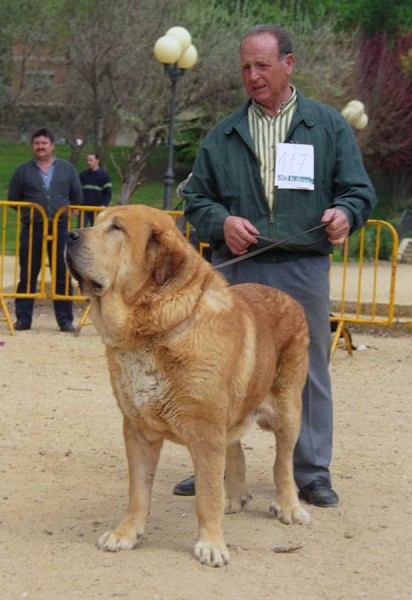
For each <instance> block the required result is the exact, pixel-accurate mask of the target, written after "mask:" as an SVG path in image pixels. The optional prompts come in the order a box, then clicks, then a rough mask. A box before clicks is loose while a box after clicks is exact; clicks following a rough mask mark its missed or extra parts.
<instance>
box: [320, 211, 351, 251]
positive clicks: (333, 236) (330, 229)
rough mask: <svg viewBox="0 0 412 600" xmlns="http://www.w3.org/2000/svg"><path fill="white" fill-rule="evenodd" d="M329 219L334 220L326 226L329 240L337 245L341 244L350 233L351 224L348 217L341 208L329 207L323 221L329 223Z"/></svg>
mask: <svg viewBox="0 0 412 600" xmlns="http://www.w3.org/2000/svg"><path fill="white" fill-rule="evenodd" d="M328 221H332V222H331V223H330V225H328V226H327V227H326V233H327V234H328V240H329V241H330V243H331V244H334V245H335V246H341V245H342V244H343V242H344V241H345V240H346V238H347V237H348V235H349V230H350V225H349V221H348V217H347V216H346V214H345V213H344V212H343V210H340V209H339V208H328V209H327V210H325V212H324V213H323V217H322V220H321V222H322V223H327V222H328Z"/></svg>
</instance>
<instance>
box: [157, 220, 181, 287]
mask: <svg viewBox="0 0 412 600" xmlns="http://www.w3.org/2000/svg"><path fill="white" fill-rule="evenodd" d="M153 237H154V239H155V241H156V242H157V244H158V248H157V257H156V264H155V268H154V279H155V282H156V283H157V284H158V285H163V284H164V283H165V282H166V281H167V280H168V279H170V278H171V277H173V276H174V275H176V274H177V273H178V272H179V271H180V269H181V268H182V266H183V263H184V262H185V260H186V248H185V241H184V238H183V237H182V236H181V235H180V234H179V232H178V231H177V230H174V229H166V230H164V229H163V230H162V231H159V230H156V229H154V230H153Z"/></svg>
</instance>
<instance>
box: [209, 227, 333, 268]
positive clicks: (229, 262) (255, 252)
mask: <svg viewBox="0 0 412 600" xmlns="http://www.w3.org/2000/svg"><path fill="white" fill-rule="evenodd" d="M331 223H332V221H327V222H326V223H321V224H320V225H316V226H315V227H312V228H311V229H307V230H306V231H301V232H300V233H297V234H296V235H292V236H291V237H289V238H286V239H285V240H273V239H272V238H269V237H266V236H264V235H256V236H255V237H256V238H258V239H259V240H262V241H264V242H271V243H270V245H269V246H265V247H264V248H259V249H258V250H253V251H252V252H248V253H247V254H242V256H236V257H235V258H232V259H230V260H227V261H226V262H224V263H221V264H220V265H213V266H214V268H215V269H223V267H227V266H229V265H233V264H234V263H237V262H240V261H242V260H246V259H248V258H252V256H257V255H258V254H262V253H263V252H267V251H268V250H272V249H273V248H276V247H277V246H284V245H285V244H288V243H289V242H291V241H292V240H295V239H296V238H298V237H301V236H302V235H306V234H307V233H312V232H313V231H317V230H318V229H323V228H324V227H327V226H328V225H330V224H331ZM322 239H323V237H322V238H320V239H319V240H316V242H310V243H309V244H294V245H296V246H300V247H306V248H307V247H308V246H314V245H316V244H319V242H320V241H321V240H322Z"/></svg>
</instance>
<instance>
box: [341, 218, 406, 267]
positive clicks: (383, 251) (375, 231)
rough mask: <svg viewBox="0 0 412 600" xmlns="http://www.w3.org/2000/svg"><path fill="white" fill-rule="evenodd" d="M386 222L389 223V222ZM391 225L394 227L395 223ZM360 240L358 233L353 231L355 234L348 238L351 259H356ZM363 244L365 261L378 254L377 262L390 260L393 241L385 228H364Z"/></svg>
mask: <svg viewBox="0 0 412 600" xmlns="http://www.w3.org/2000/svg"><path fill="white" fill-rule="evenodd" d="M388 222H389V223H391V222H390V221H388ZM391 224H392V225H395V222H394V221H392V223H391ZM378 235H379V239H378ZM361 240H362V238H361V233H360V232H359V231H355V233H354V234H353V235H352V236H351V237H350V239H349V255H350V257H351V258H354V259H357V257H358V256H359V250H360V247H361ZM378 242H379V243H378ZM363 243H364V247H363V248H364V249H363V255H364V257H365V258H366V259H369V260H371V259H374V258H375V256H376V253H378V258H379V260H390V258H391V255H392V248H393V239H392V234H391V232H390V231H389V229H387V228H386V227H384V226H383V227H376V226H373V227H366V228H365V235H364V242H363Z"/></svg>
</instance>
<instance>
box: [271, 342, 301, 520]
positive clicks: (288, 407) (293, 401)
mask: <svg viewBox="0 0 412 600" xmlns="http://www.w3.org/2000/svg"><path fill="white" fill-rule="evenodd" d="M296 342H298V340H296ZM299 350H300V348H299V345H298V344H296V345H295V344H292V345H291V347H290V349H289V352H288V351H286V352H285V353H284V355H283V357H282V365H281V366H280V371H279V373H278V376H277V378H276V381H275V385H274V388H273V401H274V407H275V413H276V417H275V418H274V419H273V423H272V428H273V430H274V432H275V436H276V459H275V464H274V469H273V472H274V480H275V486H276V500H275V502H274V503H273V504H272V506H271V508H270V510H271V512H273V513H275V515H276V516H277V517H278V519H279V520H280V521H281V522H282V523H285V524H289V523H309V522H310V516H309V514H308V512H307V511H306V510H305V509H304V508H303V507H302V506H301V505H300V503H299V499H298V495H297V490H296V485H295V480H294V476H293V452H294V449H295V445H296V442H297V440H298V437H299V433H300V425H301V414H302V389H303V386H304V383H305V378H306V372H307V370H306V369H305V365H306V361H307V355H306V354H304V353H303V352H302V351H299Z"/></svg>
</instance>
